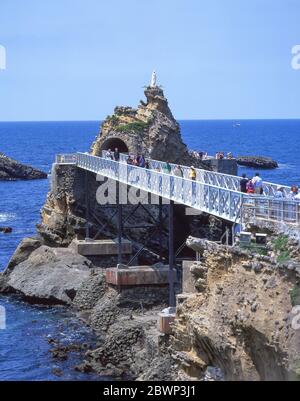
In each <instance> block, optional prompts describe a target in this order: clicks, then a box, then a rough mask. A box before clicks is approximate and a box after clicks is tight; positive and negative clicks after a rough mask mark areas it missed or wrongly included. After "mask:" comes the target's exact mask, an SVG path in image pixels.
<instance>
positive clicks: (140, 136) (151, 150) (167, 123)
mask: <svg viewBox="0 0 300 401" xmlns="http://www.w3.org/2000/svg"><path fill="white" fill-rule="evenodd" d="M145 96H146V98H147V102H143V101H141V104H140V105H139V107H138V108H137V109H133V108H131V107H116V108H115V111H114V114H113V115H112V116H109V117H107V119H106V120H105V121H104V122H103V124H102V127H101V132H100V134H99V135H98V137H97V138H96V141H95V142H94V144H93V146H92V154H93V155H96V156H100V155H101V154H102V150H103V149H105V150H107V149H109V148H110V149H112V150H114V148H115V147H118V148H119V150H120V151H121V152H125V153H127V152H130V153H133V154H144V155H145V156H146V157H151V158H152V159H156V160H163V161H169V162H172V163H180V164H185V165H192V164H194V165H195V166H202V167H203V168H204V169H207V167H206V166H204V165H202V164H201V161H199V160H196V159H194V158H193V157H192V156H191V155H190V154H189V152H188V149H187V147H186V145H185V144H184V143H183V142H182V138H181V134H180V127H179V124H178V123H177V121H176V120H175V119H174V117H173V115H172V112H171V110H170V108H169V106H168V101H167V99H166V98H165V96H164V93H163V91H162V89H161V88H159V87H154V88H150V87H148V88H147V89H146V90H145Z"/></svg>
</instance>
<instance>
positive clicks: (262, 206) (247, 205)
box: [242, 195, 300, 226]
mask: <svg viewBox="0 0 300 401" xmlns="http://www.w3.org/2000/svg"><path fill="white" fill-rule="evenodd" d="M257 219H259V220H266V221H269V222H277V223H278V222H284V223H287V224H292V225H298V226H300V202H298V201H295V200H289V199H276V198H275V199H274V197H262V196H257V195H252V196H244V199H243V216H242V220H243V222H244V223H246V222H247V221H248V222H255V221H256V220H257Z"/></svg>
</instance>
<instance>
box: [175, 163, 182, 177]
mask: <svg viewBox="0 0 300 401" xmlns="http://www.w3.org/2000/svg"><path fill="white" fill-rule="evenodd" d="M174 175H176V177H180V178H183V170H182V168H181V167H180V166H179V164H177V166H176V167H175V169H174Z"/></svg>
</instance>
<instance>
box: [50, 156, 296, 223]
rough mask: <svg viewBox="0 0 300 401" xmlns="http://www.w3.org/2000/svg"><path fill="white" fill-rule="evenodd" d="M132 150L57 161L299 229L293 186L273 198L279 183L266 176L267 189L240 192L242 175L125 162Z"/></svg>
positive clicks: (199, 206)
mask: <svg viewBox="0 0 300 401" xmlns="http://www.w3.org/2000/svg"><path fill="white" fill-rule="evenodd" d="M127 157H128V155H125V154H121V155H120V160H119V161H114V160H111V158H106V157H105V156H104V155H103V157H98V156H92V155H90V154H88V153H76V154H65V155H58V156H57V157H56V162H57V163H62V164H75V165H76V166H78V167H79V168H82V169H84V170H86V171H90V172H93V173H95V174H99V175H101V176H105V177H108V178H110V179H113V180H116V181H118V182H120V183H123V184H127V185H129V186H132V187H135V188H137V189H139V190H142V191H145V192H148V193H151V194H153V195H157V196H159V197H162V198H164V199H167V200H169V201H174V202H176V203H178V204H182V205H185V206H188V207H191V208H193V209H195V210H197V211H200V212H205V213H208V214H211V215H214V216H216V217H219V218H222V219H225V220H227V221H230V222H232V223H235V224H237V225H240V226H241V227H242V226H243V225H244V224H245V223H248V222H249V223H255V222H257V221H258V220H260V221H261V220H264V221H267V222H272V223H275V224H278V223H284V224H287V225H291V226H293V227H294V228H297V229H298V228H299V229H300V213H299V211H300V202H299V201H296V200H293V199H290V198H289V193H290V188H289V187H287V186H281V187H282V188H283V192H284V197H283V198H280V199H278V198H275V193H276V191H277V188H278V184H274V183H269V182H264V183H263V195H262V196H261V195H248V194H245V193H242V192H240V178H239V177H236V176H231V175H227V174H221V173H216V172H212V171H206V170H203V169H196V180H191V179H189V170H190V168H189V167H186V166H181V168H182V171H183V177H180V176H179V177H178V176H176V175H174V174H173V172H174V169H175V167H176V165H174V164H170V166H171V173H168V172H167V171H166V168H165V167H166V163H165V162H161V161H157V160H150V161H149V167H150V168H148V169H146V168H141V167H136V166H132V165H129V164H127Z"/></svg>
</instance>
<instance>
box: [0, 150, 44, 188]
mask: <svg viewBox="0 0 300 401" xmlns="http://www.w3.org/2000/svg"><path fill="white" fill-rule="evenodd" d="M47 176H48V175H47V174H46V173H44V172H43V171H40V170H38V169H35V168H33V167H31V166H26V165H24V164H22V163H19V162H17V161H16V160H13V159H11V158H10V157H8V156H6V155H4V154H3V153H1V152H0V181H15V180H38V179H43V178H44V179H45V178H47Z"/></svg>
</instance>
